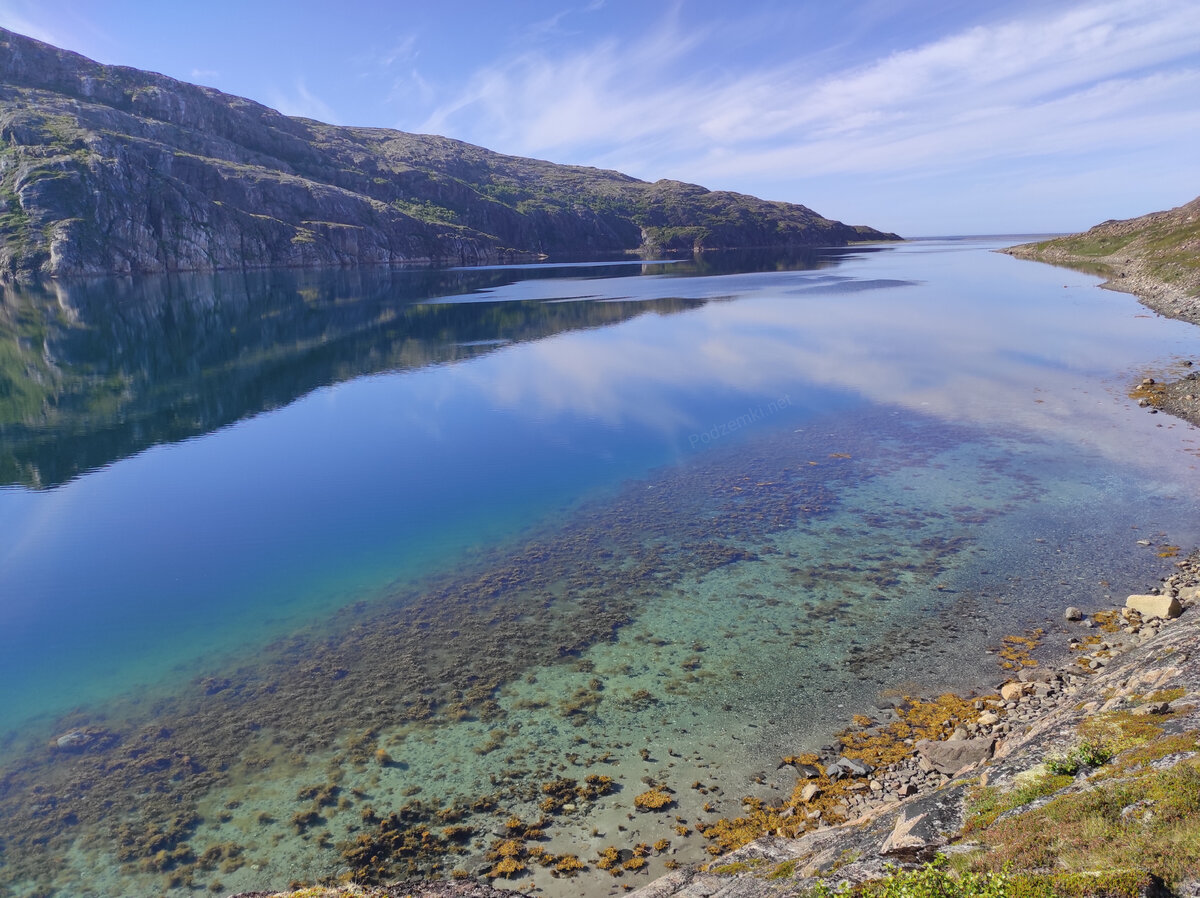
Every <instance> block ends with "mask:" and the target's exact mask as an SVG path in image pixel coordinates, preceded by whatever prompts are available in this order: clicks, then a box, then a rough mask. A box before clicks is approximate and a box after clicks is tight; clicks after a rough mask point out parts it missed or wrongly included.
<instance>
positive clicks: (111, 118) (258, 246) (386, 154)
mask: <svg viewBox="0 0 1200 898" xmlns="http://www.w3.org/2000/svg"><path fill="white" fill-rule="evenodd" d="M884 239H898V238H896V235H894V234H884V233H881V232H879V231H875V230H873V229H871V228H864V227H851V226H848V225H844V224H842V223H840V222H835V221H830V220H828V219H825V218H822V217H821V216H819V215H817V214H816V213H815V212H813V211H812V210H811V209H808V208H806V207H804V206H799V205H793V204H788V203H772V202H766V201H763V200H759V199H756V198H754V197H749V196H744V195H741V194H734V193H723V192H713V191H709V190H705V189H704V188H702V187H697V186H695V185H691V184H683V183H679V182H674V181H658V182H656V183H653V184H650V183H647V182H644V181H638V180H636V179H634V178H630V177H628V176H626V175H622V174H620V173H617V172H610V171H601V170H598V169H592V168H584V167H577V166H562V165H554V164H552V163H549V162H542V161H538V160H533V159H522V158H518V157H513V156H504V155H501V154H499V153H493V152H490V151H488V150H485V149H482V148H480V147H475V146H471V145H470V144H465V143H461V142H459V141H455V140H449V139H447V138H442V137H435V136H429V135H416V134H406V133H403V132H399V131H390V130H384V129H374V128H341V127H334V126H331V125H325V124H322V123H320V122H315V121H311V120H308V119H298V118H289V117H288V116H285V115H282V114H280V113H278V112H276V111H274V110H272V109H268V108H267V107H265V106H261V105H259V104H257V103H254V102H251V101H249V100H245V99H242V98H239V97H234V96H230V95H228V94H224V93H221V92H220V91H217V90H212V89H210V88H205V87H199V86H196V85H192V84H187V83H184V82H181V81H176V80H174V79H171V78H167V77H164V76H162V75H157V74H153V73H149V72H142V71H138V70H137V69H131V68H125V67H118V66H107V65H101V64H98V63H96V62H93V61H92V60H89V59H87V58H85V57H83V56H80V55H78V54H75V53H70V52H67V51H64V50H59V49H57V48H54V47H51V46H49V45H47V44H43V43H40V42H38V41H34V40H31V39H29V38H26V37H22V36H21V35H18V34H14V33H12V32H8V31H4V30H2V29H0V270H3V271H5V272H7V273H9V274H27V273H28V274H32V273H40V274H47V275H51V276H73V275H92V274H112V273H115V274H128V273H147V272H161V271H185V270H211V269H220V268H260V267H269V266H318V265H351V264H368V263H404V262H417V263H425V262H434V263H458V264H471V263H480V262H494V261H501V260H504V259H509V258H515V257H528V256H535V255H541V254H551V253H559V254H566V253H602V252H616V251H625V250H635V249H638V248H645V249H693V248H695V249H711V248H735V247H737V248H742V247H766V246H771V247H783V246H811V245H828V246H839V245H845V244H846V243H848V242H852V241H861V240H884Z"/></svg>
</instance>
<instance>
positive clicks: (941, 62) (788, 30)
mask: <svg viewBox="0 0 1200 898" xmlns="http://www.w3.org/2000/svg"><path fill="white" fill-rule="evenodd" d="M0 26H3V27H5V28H9V29H11V30H13V31H17V32H20V33H22V34H25V35H28V36H30V37H34V38H37V39H39V40H43V41H47V42H49V43H52V44H54V45H56V46H59V47H63V48H65V49H68V50H73V51H76V52H79V53H82V54H84V55H85V56H89V57H91V58H93V59H96V60H98V61H100V62H104V63H108V64H113V65H129V66H134V67H136V68H141V69H149V70H152V71H156V72H161V73H163V74H165V75H169V76H171V77H174V78H179V79H182V80H185V81H192V82H196V83H199V84H204V85H207V86H209V87H215V88H218V89H220V90H223V91H226V92H228V93H232V94H237V95H239V96H244V97H249V98H250V99H252V100H256V101H258V102H260V103H264V104H266V105H268V106H272V107H274V108H276V109H279V110H280V111H282V112H284V113H287V114H289V115H301V116H308V117H311V118H316V119H320V120H322V121H325V122H330V123H333V124H340V125H359V126H372V127H386V128H398V129H400V130H404V131H415V132H421V133H432V134H442V135H445V136H448V137H453V138H457V139H459V140H465V141H468V142H470V143H474V144H478V145H480V146H485V147H488V148H489V149H493V150H497V151H500V152H504V153H511V154H514V155H520V156H533V157H536V158H540V159H548V160H551V161H553V162H561V163H570V164H576V165H592V166H597V167H600V168H609V169H615V170H618V171H622V172H625V173H627V174H630V175H634V176H635V177H638V178H643V179H645V180H649V181H654V180H658V179H659V178H673V179H676V180H681V181H689V182H692V183H696V184H702V185H704V186H705V187H709V188H711V189H714V190H735V191H740V192H743V193H751V194H754V195H756V196H761V197H763V198H766V199H771V200H786V201H788V202H796V203H803V204H804V205H806V206H809V207H810V208H813V209H815V210H816V211H817V212H819V213H821V214H822V215H825V216H826V217H829V218H835V219H838V220H841V221H845V222H848V223H850V224H868V225H871V226H873V227H877V228H881V229H883V230H888V231H895V232H897V233H900V234H902V235H904V236H908V237H915V236H931V235H948V234H1028V233H1053V232H1065V231H1077V230H1082V229H1084V228H1087V227H1090V226H1091V225H1093V224H1096V223H1098V222H1100V221H1103V220H1105V219H1108V218H1128V217H1131V216H1135V215H1141V214H1143V213H1146V212H1151V211H1155V210H1158V209H1166V208H1170V207H1173V206H1178V205H1180V204H1182V203H1185V202H1187V201H1188V200H1191V199H1192V198H1194V197H1195V196H1197V195H1198V194H1200V3H1198V2H1197V0H1078V2H1072V0H1037V2H1034V0H992V2H988V3H982V2H977V0H960V2H946V0H838V2H830V0H742V2H731V0H662V2H656V0H577V2H571V0H558V2H554V0H528V2H519V0H513V2H507V3H502V2H496V0H486V2H484V0H455V2H453V3H444V2H437V0H420V2H411V0H391V2H375V0H339V2H337V3H331V2H327V0H324V2H317V0H287V2H277V0H264V2H254V0H207V2H203V3H200V2H195V0H190V2H189V0H180V2H163V0H0Z"/></svg>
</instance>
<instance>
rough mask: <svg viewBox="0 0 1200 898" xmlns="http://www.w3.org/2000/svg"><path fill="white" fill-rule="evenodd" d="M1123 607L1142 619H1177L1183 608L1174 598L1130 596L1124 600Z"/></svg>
mask: <svg viewBox="0 0 1200 898" xmlns="http://www.w3.org/2000/svg"><path fill="white" fill-rule="evenodd" d="M1125 607H1126V608H1132V609H1133V610H1134V611H1137V612H1138V613H1139V614H1141V615H1142V617H1143V618H1150V617H1179V615H1180V614H1182V613H1183V606H1182V605H1180V604H1179V600H1178V599H1176V598H1175V597H1174V596H1130V597H1129V598H1127V599H1126V600H1125Z"/></svg>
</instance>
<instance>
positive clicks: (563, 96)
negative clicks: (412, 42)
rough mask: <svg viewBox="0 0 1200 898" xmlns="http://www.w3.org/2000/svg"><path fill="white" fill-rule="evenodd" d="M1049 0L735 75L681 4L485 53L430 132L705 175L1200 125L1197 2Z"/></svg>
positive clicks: (1048, 148)
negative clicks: (812, 60)
mask: <svg viewBox="0 0 1200 898" xmlns="http://www.w3.org/2000/svg"><path fill="white" fill-rule="evenodd" d="M1035 10H1036V11H1035V12H1033V13H1030V14H1028V15H1026V16H1024V17H1021V18H1010V19H1006V20H1003V21H996V22H993V23H990V24H986V25H981V26H977V27H972V28H968V29H965V30H961V31H959V32H957V33H954V34H949V35H947V36H945V37H942V38H940V39H937V40H934V41H931V42H928V43H925V44H923V45H920V46H916V47H913V48H910V49H906V50H903V51H901V52H896V53H892V54H890V55H887V56H883V57H880V58H877V59H874V60H871V61H869V62H867V63H865V64H862V65H859V66H857V67H854V68H850V69H843V70H835V71H832V72H829V73H827V74H824V75H822V76H820V77H817V78H814V77H813V76H812V71H811V67H810V66H809V65H808V64H807V63H805V62H799V61H798V62H794V63H785V64H776V65H773V66H769V67H760V68H754V67H746V66H744V65H743V66H741V67H739V69H738V71H737V74H735V75H732V76H731V75H728V74H727V73H723V72H721V71H719V70H717V69H716V68H715V67H714V66H712V65H710V64H707V63H706V60H707V59H708V58H710V57H711V58H717V57H718V55H719V54H718V53H717V52H716V51H717V49H718V48H719V42H720V40H721V33H720V28H719V23H712V24H711V25H710V26H709V27H707V28H705V29H701V30H697V29H695V28H693V27H689V28H688V29H687V30H686V31H684V30H683V29H681V28H679V27H678V23H677V17H676V16H675V15H674V14H671V15H668V16H667V17H666V18H665V19H664V20H663V21H661V22H660V23H658V25H657V26H656V27H655V28H654V29H652V30H651V31H650V32H649V33H647V34H646V35H645V36H644V37H643V38H642V39H640V40H638V41H634V42H630V43H619V42H616V41H609V40H600V41H595V42H593V43H591V44H590V45H587V46H584V47H582V48H579V47H578V45H576V49H574V50H566V51H562V52H558V53H556V52H555V51H554V50H553V49H541V50H538V51H536V52H526V53H522V54H520V55H516V56H513V57H511V58H508V59H504V60H501V61H499V62H496V63H494V64H491V65H488V66H487V67H485V68H482V69H481V70H479V71H478V72H476V73H475V75H474V77H473V78H472V80H471V81H470V83H469V85H468V86H467V88H466V89H465V90H463V91H462V92H461V94H460V95H458V96H457V97H455V98H453V99H452V100H450V101H449V102H446V103H444V104H443V105H442V106H441V107H440V108H439V109H437V110H436V111H435V112H434V113H433V114H432V115H431V116H430V117H429V118H428V120H427V121H426V122H425V123H424V124H423V126H422V127H423V129H424V130H429V131H435V132H438V133H450V134H452V135H454V136H458V137H463V138H464V139H467V140H473V141H474V142H479V143H485V144H487V145H491V146H497V147H498V148H502V149H504V150H506V151H508V152H514V153H520V154H523V155H534V156H549V157H552V158H555V159H556V160H560V161H576V162H587V163H590V164H598V165H605V166H609V167H616V168H622V169H624V170H631V171H633V172H634V173H641V174H648V173H653V174H654V175H655V176H657V175H659V174H662V173H663V172H665V171H670V172H677V173H684V172H685V173H687V175H689V176H691V177H693V178H696V179H699V178H702V177H704V178H717V179H724V178H728V177H731V176H733V175H745V174H747V173H754V172H769V171H773V172H780V171H789V170H794V171H804V172H805V173H806V174H808V175H815V174H828V173H851V172H857V171H861V172H871V173H887V172H897V173H900V172H911V171H922V170H923V171H929V170H934V169H937V168H939V167H942V166H952V167H961V166H964V165H970V164H973V163H978V162H980V161H982V160H989V159H997V158H1003V157H1027V156H1030V155H1036V154H1044V153H1066V154H1070V153H1079V152H1083V151H1085V149H1088V148H1091V149H1095V148H1104V147H1114V148H1122V147H1128V146H1133V145H1140V144H1141V143H1144V142H1145V141H1146V140H1147V139H1148V136H1149V135H1153V138H1154V139H1156V140H1164V139H1171V138H1172V137H1174V138H1176V139H1180V140H1182V139H1191V140H1193V141H1194V140H1195V138H1196V137H1198V136H1200V102H1198V101H1197V98H1198V97H1200V50H1198V48H1200V16H1197V15H1196V7H1195V4H1194V2H1193V0H1146V2H1136V3H1135V2H1093V3H1080V4H1077V5H1074V6H1072V7H1070V8H1068V9H1065V10H1064V9H1062V7H1056V8H1054V9H1053V10H1046V9H1045V8H1042V9H1037V8H1036V7H1035ZM1168 64H1169V65H1170V68H1166V66H1168Z"/></svg>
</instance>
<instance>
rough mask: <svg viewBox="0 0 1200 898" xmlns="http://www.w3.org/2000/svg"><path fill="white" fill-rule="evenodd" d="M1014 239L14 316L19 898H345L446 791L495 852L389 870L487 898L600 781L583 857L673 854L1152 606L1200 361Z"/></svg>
mask: <svg viewBox="0 0 1200 898" xmlns="http://www.w3.org/2000/svg"><path fill="white" fill-rule="evenodd" d="M1007 242H1014V241H1007ZM1000 245H1004V242H1001V241H986V240H973V241H966V240H943V241H918V242H914V243H910V244H903V245H896V246H886V247H863V248H855V249H850V250H837V251H828V252H821V253H812V254H808V255H804V256H792V257H789V258H783V259H780V258H773V257H762V256H760V257H747V256H740V257H729V256H717V257H707V258H706V259H704V260H700V261H683V262H664V263H651V264H642V263H628V262H624V263H616V262H605V263H589V264H571V265H566V264H560V265H553V264H548V265H543V266H523V267H510V268H493V269H470V270H459V271H357V272H333V273H323V274H319V273H312V272H307V273H297V272H275V273H261V274H250V275H245V274H238V275H236V276H235V275H215V276H213V275H209V276H186V277H176V278H169V279H153V280H145V281H122V282H109V281H104V282H95V283H85V284H77V285H71V284H67V285H53V286H48V287H40V288H9V289H8V290H7V292H6V294H5V296H4V305H3V308H2V309H0V476H2V477H3V481H4V485H3V486H0V533H3V534H4V542H3V544H2V545H0V683H3V690H2V691H0V762H2V763H3V765H4V770H3V772H0V820H2V821H3V822H0V894H14V895H17V894H32V893H35V892H37V893H40V894H63V895H67V894H71V895H87V894H96V895H103V894H117V893H121V894H158V893H159V892H160V891H163V890H166V891H168V892H178V893H180V894H183V893H184V892H187V891H188V890H189V888H190V887H192V886H195V887H214V886H215V887H216V888H214V891H219V890H220V889H226V890H227V891H236V890H238V889H250V888H261V887H279V886H286V885H287V883H288V882H290V881H291V880H293V879H306V878H317V877H322V876H334V875H337V874H339V873H341V872H345V871H347V870H348V869H357V868H356V867H355V855H354V854H353V852H352V851H351V850H350V848H349V847H348V846H351V847H352V845H353V840H354V838H355V837H356V836H360V835H363V834H370V833H372V832H374V829H373V827H374V826H375V824H376V823H377V818H381V817H386V815H387V814H388V813H389V812H392V811H398V810H400V809H404V814H402V815H401V816H402V817H403V818H404V819H406V820H411V821H416V822H414V825H417V823H419V824H420V825H427V824H428V825H433V824H434V823H437V824H438V825H444V823H445V822H446V821H447V820H450V819H453V820H454V821H456V822H461V824H462V825H465V826H469V827H470V828H471V832H470V833H464V834H462V835H461V837H460V836H457V835H456V836H455V837H454V839H450V841H444V843H438V846H437V850H438V852H440V853H441V855H443V856H444V857H443V858H442V859H441V860H439V859H438V856H437V852H432V851H431V852H428V853H426V854H421V853H420V852H408V853H405V852H400V851H397V852H396V854H395V856H393V857H390V858H385V860H386V861H387V863H388V864H390V866H389V867H388V870H389V871H391V872H399V873H403V872H410V871H411V872H424V871H428V870H430V869H432V868H433V867H434V866H437V865H440V867H441V869H442V870H443V871H444V872H449V871H451V870H454V869H462V870H467V871H468V872H471V873H474V872H477V871H478V870H486V869H487V868H488V867H490V866H491V863H490V862H488V861H485V860H484V858H483V855H484V852H485V851H486V850H487V848H488V846H489V845H490V844H491V842H492V841H493V836H492V833H493V831H494V830H496V829H497V827H502V825H503V821H504V820H505V819H506V818H507V817H509V816H510V815H512V814H517V815H519V816H521V817H522V818H523V819H525V820H536V819H537V818H538V817H539V816H540V815H541V814H542V813H543V812H542V811H541V810H539V808H540V806H541V802H542V801H543V800H545V797H546V795H548V794H550V793H548V792H544V791H543V790H542V787H543V786H544V785H545V784H546V783H548V782H552V781H555V780H559V779H561V778H563V777H568V778H573V779H576V780H578V781H580V782H582V781H583V780H584V777H585V775H587V774H593V775H603V776H608V777H611V778H612V779H613V781H614V783H615V785H616V786H617V787H618V788H617V789H616V790H615V791H613V792H612V793H611V794H608V795H604V796H597V797H595V798H594V799H591V800H586V799H583V798H581V799H580V800H579V801H577V802H570V803H569V807H568V808H565V809H564V808H558V809H557V811H558V812H557V814H556V815H555V816H553V818H552V819H548V820H547V821H546V822H547V826H546V836H547V837H549V840H550V841H549V842H548V843H547V845H548V846H549V847H548V850H549V851H552V852H557V853H562V854H567V853H570V854H577V855H579V857H581V858H582V859H583V860H584V861H594V859H595V857H596V856H597V854H598V853H599V851H600V850H602V849H603V848H604V847H606V846H609V845H615V846H617V847H618V848H625V847H628V846H631V845H632V844H634V843H636V842H643V841H644V842H655V841H657V840H658V839H660V838H667V839H669V840H670V841H671V842H672V846H671V848H670V849H669V850H668V851H667V852H664V853H662V854H661V855H656V856H655V857H654V858H652V859H651V862H650V863H649V864H648V865H647V868H646V870H647V871H648V872H660V871H661V870H662V869H664V868H663V866H662V865H663V862H664V861H665V860H667V859H668V858H670V857H673V858H674V859H676V860H681V861H685V860H692V859H697V858H699V857H702V856H703V840H702V839H701V837H700V836H699V835H697V834H695V832H692V833H691V834H690V835H688V836H682V835H679V834H677V833H676V831H675V829H674V827H675V815H679V816H681V817H684V818H686V819H688V820H690V821H695V820H703V819H711V818H712V817H714V816H719V815H721V814H729V813H735V812H737V811H738V809H739V803H738V802H739V799H740V798H741V797H742V796H743V795H757V796H759V797H763V798H767V799H769V798H771V797H773V796H778V795H780V794H785V793H786V792H788V791H790V785H791V784H790V783H788V782H787V781H786V778H785V777H784V776H783V774H782V773H779V772H776V771H775V766H776V762H777V760H778V757H779V756H780V755H785V754H793V753H796V752H799V751H803V750H808V749H812V748H815V747H819V746H820V745H821V744H822V742H824V741H828V739H829V736H830V734H831V733H833V732H834V731H835V730H836V729H837V728H838V727H839V726H842V725H845V724H846V723H848V718H849V715H850V714H852V713H854V712H856V711H859V710H863V709H868V708H870V707H871V706H872V705H873V704H874V703H876V702H878V701H880V700H881V696H882V695H884V694H886V693H888V691H889V690H902V691H903V690H909V691H913V690H931V689H939V688H943V687H948V686H955V687H968V688H969V687H971V686H982V685H985V684H988V683H991V682H994V681H996V680H997V679H999V677H1000V675H1001V671H1000V670H999V668H998V667H997V666H996V664H995V662H994V661H992V660H990V659H989V657H988V655H987V654H986V649H987V648H988V647H990V646H995V645H997V644H998V643H999V641H1000V639H1001V637H1002V636H1003V635H1004V634H1006V633H1011V632H1020V631H1022V630H1024V629H1026V628H1028V627H1032V626H1045V625H1047V623H1046V622H1047V621H1048V620H1049V621H1055V620H1057V618H1058V617H1059V616H1060V614H1061V609H1062V608H1063V607H1064V606H1065V605H1067V604H1076V605H1081V606H1084V607H1100V606H1103V605H1106V604H1109V603H1111V602H1112V601H1113V599H1114V598H1116V599H1119V598H1120V597H1122V596H1123V595H1124V594H1125V593H1126V592H1129V591H1134V590H1141V589H1144V588H1145V587H1147V586H1148V585H1150V584H1151V583H1152V582H1153V581H1154V579H1155V578H1156V577H1158V576H1161V575H1162V574H1163V573H1165V572H1166V567H1165V566H1166V565H1168V564H1169V561H1166V560H1164V559H1160V558H1159V554H1160V553H1162V554H1169V550H1168V549H1166V548H1165V547H1167V546H1170V545H1183V546H1189V545H1192V544H1194V543H1196V542H1197V541H1198V538H1200V533H1198V532H1197V529H1198V525H1197V522H1198V521H1200V518H1198V517H1197V514H1196V512H1197V490H1196V470H1195V464H1196V458H1195V454H1196V451H1197V445H1198V444H1197V441H1196V438H1195V431H1194V430H1193V429H1192V428H1190V427H1189V426H1188V425H1185V424H1182V423H1179V422H1176V421H1174V420H1173V419H1168V418H1166V416H1162V415H1157V416H1156V415H1150V414H1147V413H1146V411H1145V410H1142V409H1138V408H1137V407H1136V404H1135V403H1134V402H1133V401H1132V400H1131V399H1130V398H1129V395H1128V394H1129V391H1130V389H1131V388H1132V386H1133V385H1134V384H1135V383H1137V382H1138V381H1140V379H1141V377H1143V376H1146V375H1152V376H1163V375H1165V374H1169V373H1172V372H1177V371H1181V370H1183V369H1182V367H1181V366H1182V363H1183V362H1184V361H1185V360H1189V359H1191V358H1193V357H1198V356H1200V339H1198V337H1197V335H1196V333H1194V330H1195V329H1194V328H1191V327H1189V326H1187V325H1183V324H1180V323H1178V322H1173V321H1168V320H1163V319H1159V318H1156V317H1153V316H1151V315H1149V314H1148V313H1146V312H1145V311H1144V310H1143V309H1142V308H1141V307H1140V306H1138V305H1137V303H1136V301H1135V300H1134V299H1133V298H1131V297H1129V296H1125V295H1123V294H1115V293H1109V292H1105V291H1101V290H1097V289H1096V288H1095V284H1096V280H1095V278H1092V277H1089V276H1085V275H1082V274H1078V273H1073V272H1069V271H1064V270H1058V269H1053V268H1049V267H1046V266H1040V265H1036V264H1032V263H1026V262H1020V261H1017V260H1014V259H1011V258H1008V257H1006V256H1000V255H996V254H994V253H991V252H989V250H990V249H993V248H995V247H996V246H1000ZM1139 540H1143V541H1149V543H1150V545H1148V546H1147V545H1141V544H1139V542H1138V541H1139ZM64 736H65V737H67V738H66V739H65V741H63V737H64ZM53 740H59V742H61V744H59V742H54V744H53V745H51V743H52V741H53ZM645 781H652V782H655V783H660V784H663V785H665V786H667V787H668V788H670V789H673V790H674V798H675V806H674V807H673V808H672V809H671V813H670V814H663V815H656V814H638V813H635V809H634V806H633V796H634V795H635V794H636V793H638V792H641V791H643V789H645V788H646V786H644V785H643V782H645ZM700 782H702V783H705V784H706V785H705V786H704V788H703V790H700V789H693V788H691V785H692V784H694V783H700ZM83 783H86V786H84V785H81V784H83ZM322 784H324V785H322ZM713 785H718V786H719V788H718V789H712V788H710V787H711V786H713ZM322 789H324V791H322ZM325 799H328V801H326V800H325ZM310 806H311V807H310ZM705 806H707V807H708V808H709V809H707V810H706V809H705ZM450 807H455V808H457V809H458V810H456V811H455V814H453V815H449V814H447V813H446V809H447V808H450ZM114 808H115V809H116V810H114ZM309 810H311V812H312V814H313V816H312V817H311V818H304V819H301V817H302V815H303V814H305V813H308V812H309ZM368 810H370V811H371V813H368ZM459 810H461V813H459ZM289 821H290V822H289ZM447 838H449V837H447ZM455 839H457V840H458V841H455ZM374 848H375V850H377V851H383V849H382V848H379V846H378V845H376V846H374ZM210 849H211V850H210ZM218 849H219V850H218ZM214 852H215V853H214ZM672 852H673V854H672ZM47 853H49V855H50V856H53V857H54V858H55V859H56V863H54V864H46V863H45V862H44V858H45V857H46V856H47ZM39 858H41V860H39ZM205 858H208V859H209V860H208V861H205ZM529 867H530V868H531V869H533V870H536V873H530V874H528V875H525V876H518V877H516V878H514V879H513V880H512V882H513V884H514V885H516V886H519V887H528V886H530V885H537V886H539V887H540V888H543V889H545V890H546V891H548V892H552V893H553V892H557V893H559V894H606V893H607V892H608V891H609V890H610V889H615V888H617V887H618V886H619V884H620V882H624V881H628V880H629V879H630V878H631V877H632V874H630V875H628V876H626V877H625V880H621V881H618V880H614V879H613V878H611V877H610V876H609V875H608V874H607V873H600V872H598V871H596V870H595V869H594V867H593V868H592V869H591V870H589V871H587V872H585V873H584V874H583V878H582V879H577V880H573V881H571V883H570V884H566V885H564V882H565V880H559V879H555V878H552V877H551V876H550V873H549V872H548V871H546V870H544V869H539V868H537V867H536V865H534V864H533V863H532V862H531V863H530V864H529ZM633 881H634V882H641V881H644V880H642V879H641V878H640V877H639V878H637V879H634V880H633ZM6 889H7V891H6Z"/></svg>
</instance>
